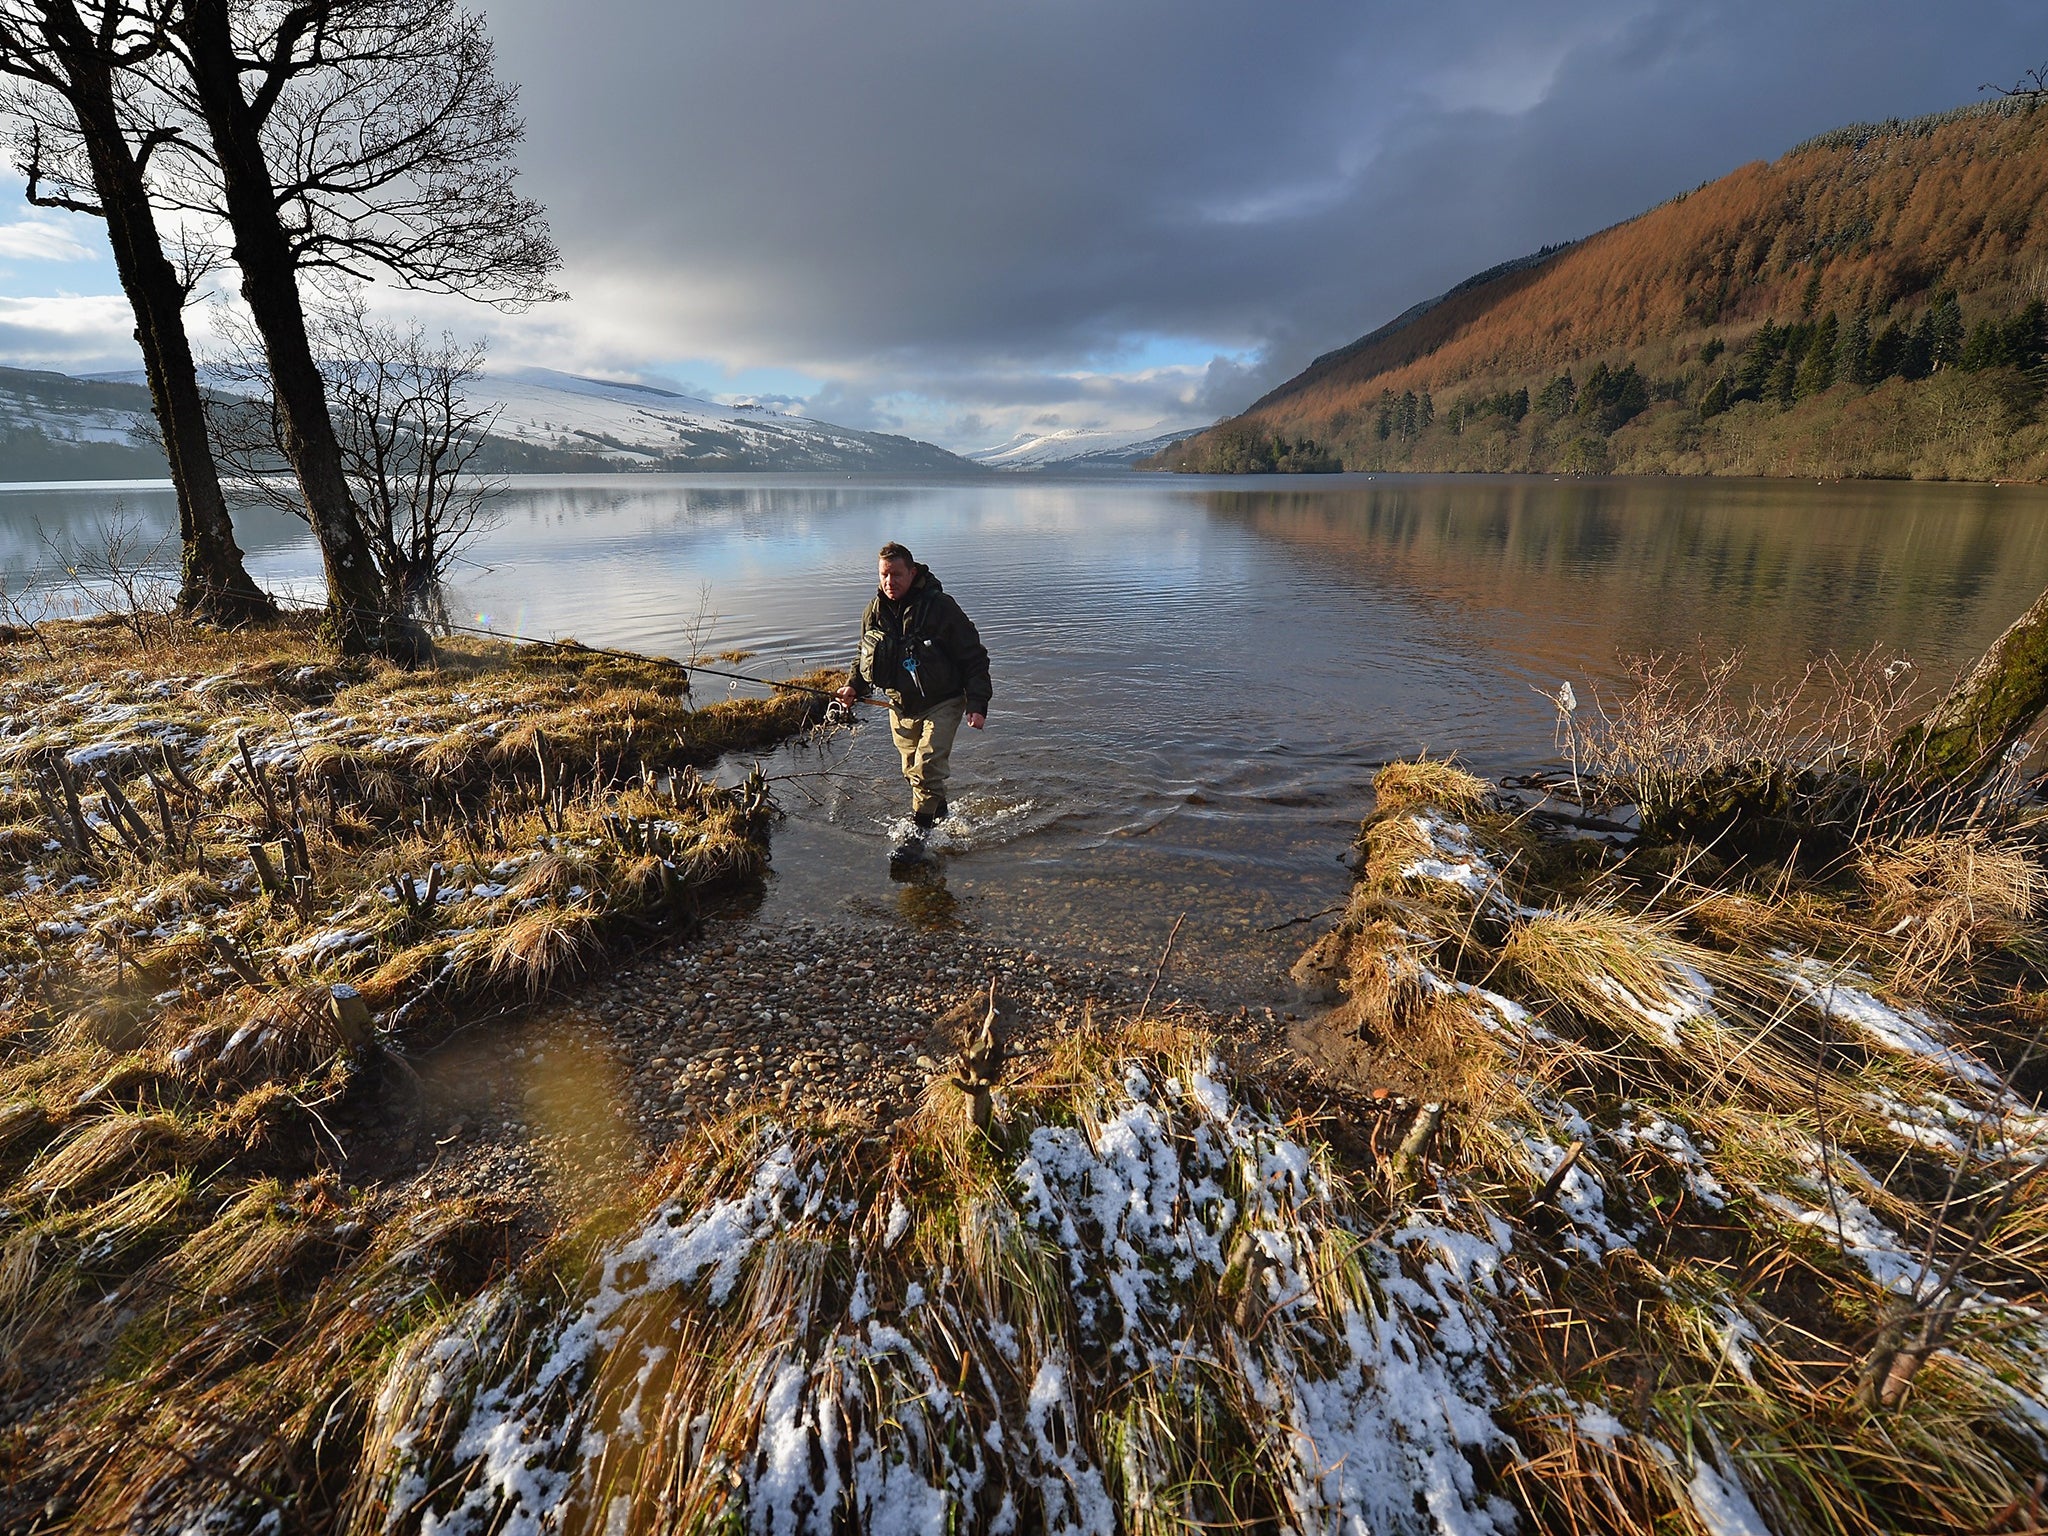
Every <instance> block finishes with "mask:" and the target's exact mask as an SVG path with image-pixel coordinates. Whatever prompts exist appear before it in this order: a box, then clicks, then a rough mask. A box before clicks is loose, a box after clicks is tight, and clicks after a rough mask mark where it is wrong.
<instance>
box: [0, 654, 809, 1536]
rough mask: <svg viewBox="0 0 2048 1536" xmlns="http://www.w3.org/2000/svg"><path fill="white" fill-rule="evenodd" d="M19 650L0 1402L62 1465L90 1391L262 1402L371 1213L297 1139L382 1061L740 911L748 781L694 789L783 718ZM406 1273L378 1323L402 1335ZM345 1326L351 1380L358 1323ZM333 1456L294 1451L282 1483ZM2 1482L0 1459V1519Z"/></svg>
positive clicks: (11, 764) (466, 676)
mask: <svg viewBox="0 0 2048 1536" xmlns="http://www.w3.org/2000/svg"><path fill="white" fill-rule="evenodd" d="M40 642H42V643H38V642H37V640H36V639H35V637H17V638H16V639H14V640H13V641H11V642H6V643H0V827H5V828H6V829H7V835H6V836H5V837H4V838H0V896H4V898H5V899H4V900H0V1335H4V1338H5V1340H6V1342H7V1345H8V1348H7V1350H6V1351H5V1353H6V1356H7V1363H6V1365H5V1367H4V1369H0V1379H4V1381H5V1383H6V1386H7V1391H8V1394H9V1397H10V1398H12V1397H13V1395H14V1394H15V1393H17V1392H21V1391H26V1392H28V1393H29V1394H30V1395H31V1396H33V1395H34V1394H35V1393H37V1392H47V1391H49V1390H50V1389H51V1388H52V1387H53V1386H54V1385H55V1384H57V1383H64V1384H67V1387H66V1390H67V1392H68V1393H69V1395H68V1396H67V1397H65V1399H64V1401H63V1403H62V1405H61V1407H60V1408H59V1409H57V1410H54V1418H46V1419H44V1420H39V1421H38V1428H37V1434H39V1435H40V1434H44V1433H46V1432H47V1433H48V1434H49V1435H50V1436H51V1437H52V1443H61V1444H73V1443H75V1442H76V1438H77V1437H79V1436H83V1437H85V1438H86V1439H88V1440H89V1439H91V1438H92V1436H93V1435H95V1434H98V1433H101V1432H102V1431H103V1430H104V1429H105V1425H106V1423H111V1422H113V1421H112V1420H106V1421H104V1422H103V1419H102V1415H104V1414H111V1413H117V1409H116V1406H110V1405H117V1404H119V1403H125V1401H126V1399H124V1398H123V1397H122V1394H121V1391H120V1389H119V1386H118V1383H121V1382H132V1381H136V1380H144V1379H149V1380H158V1390H159V1391H161V1390H163V1381H164V1380H170V1381H179V1382H188V1381H189V1382H197V1381H201V1380H206V1381H221V1380H231V1381H234V1382H236V1383H238V1385H236V1386H235V1387H234V1390H233V1392H232V1393H231V1394H229V1396H232V1397H233V1398H234V1399H235V1401H236V1402H239V1403H242V1404H244V1406H245V1407H247V1408H249V1409H250V1410H251V1411H253V1405H255V1404H257V1403H268V1402H269V1401H270V1399H271V1396H272V1395H274V1394H275V1393H276V1392H277V1391H279V1390H281V1388H280V1382H281V1381H282V1379H283V1377H284V1376H285V1375H286V1374H288V1370H287V1363H286V1362H283V1361H281V1360H277V1359H274V1358H273V1351H271V1350H270V1349H269V1348H268V1346H265V1345H262V1343H261V1341H262V1340H263V1339H265V1338H267V1337H269V1336H270V1335H271V1331H272V1330H282V1331H283V1332H284V1333H286V1334H289V1333H290V1332H291V1330H292V1329H294V1328H296V1327H300V1326H301V1325H303V1324H305V1323H306V1322H307V1320H308V1319H309V1318H310V1317H311V1316H312V1315H313V1314H314V1313H317V1312H318V1311H319V1310H320V1308H321V1307H322V1306H323V1305H325V1303H324V1302H322V1301H321V1300H320V1298H321V1297H322V1296H325V1295H327V1294H329V1292H330V1290H331V1287H332V1286H333V1285H336V1284H344V1282H343V1281H337V1280H335V1279H334V1278H333V1277H335V1276H337V1275H339V1276H355V1278H354V1279H351V1280H347V1281H346V1282H345V1284H346V1285H347V1286H355V1287H357V1289H356V1290H355V1291H351V1292H350V1295H351V1296H352V1297H353V1298H354V1299H356V1300H361V1299H362V1296H363V1294H366V1293H362V1292H361V1289H360V1288H361V1286H363V1285H369V1284H371V1281H369V1280H367V1279H364V1278H363V1276H364V1274H367V1273H368V1272H367V1271H361V1266H362V1265H363V1264H365V1263H368V1262H369V1256H370V1255H374V1254H376V1253H379V1252H381V1251H382V1246H381V1245H382V1244H383V1242H384V1238H383V1236H382V1233H383V1231H384V1224H385V1223H386V1222H387V1221H389V1220H392V1219H395V1217H396V1214H397V1213H396V1211H395V1208H393V1207H391V1206H390V1205H389V1204H388V1202H387V1201H386V1199H385V1197H384V1196H383V1195H381V1194H379V1193H378V1192H377V1191H376V1190H375V1189H371V1190H367V1191H362V1190H358V1191H343V1190H342V1189H340V1187H339V1186H336V1185H334V1184H333V1181H332V1179H331V1178H330V1177H329V1173H330V1171H331V1169H332V1168H333V1167H334V1166H337V1164H336V1157H337V1154H338V1148H337V1147H336V1145H335V1143H334V1140H333V1137H332V1135H331V1133H329V1132H328V1131H327V1130H326V1129H325V1126H326V1120H327V1118H328V1117H330V1116H331V1115H332V1114H333V1113H334V1112H335V1111H336V1109H337V1107H339V1106H341V1105H342V1104H343V1103H344V1102H345V1101H348V1100H350V1098H351V1096H353V1095H360V1094H364V1093H367V1092H369V1091H370V1085H371V1084H373V1083H374V1082H375V1081H376V1080H377V1079H378V1070H377V1063H378V1062H379V1061H380V1060H383V1059H387V1058H388V1053H389V1051H390V1050H391V1049H393V1048H395V1047H397V1046H399V1045H402V1044H409V1043H417V1042H419V1041H421V1040H423V1039H430V1038H431V1037H432V1036H433V1035H434V1033H435V1032H436V1031H437V1030H439V1029H440V1028H442V1027H443V1025H444V1023H445V1022H447V1021H449V1020H452V1019H454V1018H456V1017H458V1016H468V1017H474V1016H475V1013H476V1012H477V1011H478V1010H480V1009H484V1008H488V1007H489V1006H492V1005H493V1003H494V1002H496V1001H503V1002H505V1003H507V1004H514V1003H517V1002H519V1001H521V1000H523V999H525V998H527V997H530V996H533V995H535V994H537V993H539V992H540V991H543V990H545V989H546V988H548V987H550V986H552V985H554V984H556V983H557V982H559V981H561V980H563V979H565V978H567V977H569V976H571V975H573V974H574V973H575V972H576V970H577V969H578V968H579V967H580V966H583V965H587V964H588V963H590V962H591V961H593V960H594V959H596V958H597V957H598V956H599V955H601V954H602V953H603V951H604V950H605V948H606V947H607V946H610V945H613V944H615V943H617V942H619V940H620V938H621V937H622V936H623V934H624V933H625V932H627V931H630V932H632V933H634V934H640V933H644V932H647V931H650V930H652V929H654V928H657V927H661V926H667V927H671V928H680V929H684V930H686V929H687V928H688V926H689V925H690V924H691V923H692V922H693V921H694V918H695V913H696V908H697V904H698V903H699V902H700V901H701V900H703V899H705V898H707V897H708V896H710V895H712V894H713V893H715V892H717V891H719V890H720V889H722V888H726V887H731V886H734V885H736V884H739V883H743V882H746V881H748V880H751V879H754V878H756V877H757V876H758V875H759V874H760V873H761V872H762V870H763V869H764V868H765V864H766V859H767V834H768V825H769V820H770V817H771V815H772V811H773V808H772V805H771V803H770V801H769V798H768V793H767V788H766V785H765V783H764V782H763V781H762V780H761V778H760V777H759V775H758V774H756V775H755V776H754V777H753V778H752V779H751V780H749V782H747V783H746V784H744V785H742V786H741V787H739V788H737V789H726V788H721V787H719V786H717V785H715V784H713V783H710V782H708V781H706V780H705V779H703V778H702V777H700V776H699V774H698V773H697V771H696V770H697V767H698V766H699V765H703V764H707V763H709V762H710V761H711V760H712V759H714V758H715V757H717V756H718V755H719V754H721V753H723V752H726V751H728V750H733V749H740V748H746V747H765V746H768V745H771V744H774V743H776V742H779V741H780V740H782V739H784V738H786V737H788V736H790V735H791V734H793V733H795V732H799V731H802V730H804V729H806V728H807V727H808V726H809V725H810V723H811V722H812V720H813V719H814V717H815V713H816V711H815V708H814V701H813V700H812V698H811V697H810V696H808V695H802V694H798V693H794V692H785V693H781V694H777V695H776V696H774V697H772V698H770V699H767V700H761V701H750V700H721V701H719V702H716V703H711V704H708V705H706V706H704V707H701V708H700V707H697V705H696V702H695V701H694V700H692V699H691V698H690V696H689V693H688V689H687V684H686V678H685V674H683V673H682V672H681V671H680V670H678V669H677V668H675V667H673V666H669V665H666V664H660V663H655V662H641V661H635V660H630V659H623V658H617V657H611V656H601V655H598V654H596V653H593V652H588V651H583V650H574V649H572V650H549V649H541V648H530V649H521V648H514V647H512V646H507V645H500V644H495V643H489V642H471V641H454V642H449V643H448V644H446V645H444V646H443V647H442V652H441V656H440V660H439V664H438V665H437V666H436V667H434V668H432V669H427V670H422V671H414V672H407V671H403V670H400V669H397V668H395V667H389V666H385V665H382V664H378V663H367V662H364V663H358V662H339V661H336V660H334V659H332V658H330V657H328V656H326V655H324V654H323V653H321V652H320V651H319V650H318V648H317V646H316V645H315V643H314V640H313V636H312V633H311V631H310V629H305V628H296V627H285V628H281V629H277V630H270V631H262V632H251V633H245V634H233V635H227V634H216V633H210V632H205V631H192V632H189V633H188V632H186V631H184V630H182V629H180V630H179V631H177V632H176V633H175V634H174V635H172V636H171V637H170V638H169V639H168V640H165V639H164V638H163V637H160V636H153V637H152V644H151V647H150V649H148V650H147V651H144V650H141V649H139V648H138V645H137V642H136V640H135V638H134V637H133V636H132V635H130V634H128V633H127V632H126V631H123V630H120V629H117V628H110V627H107V626H104V625H99V624H93V623H83V624H75V625H66V624H47V625H43V626H41V636H40ZM508 738H514V739H516V741H517V742H518V743H519V744H518V746H517V748H516V750H515V749H514V748H512V747H508V746H507V744H506V743H507V740H508ZM494 1219H496V1220H500V1221H502V1218H501V1217H500V1218H494ZM458 1246H459V1245H458ZM500 1246H501V1247H502V1244H501V1245H500ZM386 1257H387V1258H388V1257H389V1256H388V1255H387V1256H386ZM380 1262H381V1261H380ZM420 1262H421V1264H422V1265H423V1266H425V1267H424V1268H422V1270H421V1271H420V1272H419V1273H418V1274H413V1275H410V1276H408V1277H407V1278H406V1280H405V1285H406V1286H407V1287H410V1290H408V1291H406V1293H405V1297H404V1298H401V1301H402V1304H395V1305H396V1306H397V1310H396V1311H395V1312H393V1313H392V1318H403V1317H404V1316H406V1315H409V1314H408V1312H407V1310H406V1309H407V1308H411V1309H414V1310H418V1309H420V1308H423V1307H428V1306H430V1305H431V1304H432V1301H431V1298H432V1296H433V1295H434V1294H435V1292H434V1291H433V1288H432V1287H433V1282H432V1278H431V1277H432V1273H433V1265H431V1264H428V1263H427V1261H426V1260H424V1259H423V1260H421V1261H420ZM434 1262H435V1263H439V1262H440V1261H439V1260H438V1259H437V1260H435V1261H434ZM448 1263H449V1264H450V1265H451V1266H452V1268H453V1270H460V1271H461V1273H463V1274H464V1275H467V1276H468V1280H467V1281H466V1282H465V1283H467V1284H469V1285H470V1286H471V1288H474V1285H475V1284H476V1283H480V1281H481V1278H482V1273H481V1272H480V1271H476V1269H475V1266H473V1265H469V1264H467V1263H466V1261H465V1262H458V1259H456V1258H451V1259H449V1260H448ZM359 1271H361V1272H360V1273H359ZM377 1274H378V1275H381V1276H383V1278H382V1279H379V1280H377V1281H376V1282H375V1283H376V1284H378V1285H383V1284H387V1283H388V1284H389V1285H390V1286H392V1287H397V1286H398V1281H397V1280H396V1279H393V1278H392V1277H391V1276H390V1275H389V1274H387V1273H386V1272H385V1271H384V1270H381V1269H380V1270H378V1271H377ZM422 1286H425V1287H426V1289H425V1290H424V1291H421V1290H420V1288H421V1287H422ZM415 1291H417V1292H419V1294H418V1295H417V1296H415V1295H413V1294H412V1293H413V1292H415ZM393 1294H394V1295H397V1294H398V1293H397V1291H396V1290H394V1292H393ZM145 1318H146V1319H149V1320H147V1321H145V1320H144V1319H145ZM208 1318H210V1319H212V1321H211V1322H203V1320H204V1319H208ZM124 1319H125V1321H124ZM369 1322H370V1324H372V1325H373V1326H372V1327H371V1328H370V1329H369V1331H367V1332H366V1334H365V1345H364V1347H365V1348H369V1349H371V1357H372V1358H374V1354H375V1349H374V1348H372V1347H371V1345H372V1343H373V1342H374V1341H373V1340H372V1339H371V1337H370V1335H371V1334H372V1333H374V1332H375V1330H376V1329H381V1328H383V1327H385V1326H387V1324H388V1323H389V1322H390V1319H384V1318H381V1317H378V1316H375V1315H373V1316H372V1318H371V1319H369ZM377 1347H381V1345H379V1346H377ZM238 1350H239V1351H243V1352H245V1353H247V1358H242V1357H240V1356H237V1355H236V1353H235V1352H236V1351H238ZM195 1352H196V1353H195ZM209 1352H212V1353H209ZM250 1352H253V1353H250ZM266 1362H268V1363H266ZM174 1363H175V1365H176V1369H174V1368H173V1367H174ZM180 1371H182V1372H184V1373H185V1374H184V1375H182V1376H181V1375H180V1374H179V1372H180ZM159 1373H168V1375H166V1376H163V1377H162V1378H161V1379H160V1378H159ZM194 1373H196V1374H194ZM344 1385H345V1381H344ZM192 1390H193V1391H197V1390H198V1389H197V1388H194V1389H192ZM223 1390H224V1391H225V1390H226V1389H223ZM166 1401H167V1402H169V1403H171V1404H173V1405H174V1407H173V1409H172V1410H171V1411H173V1412H180V1413H181V1412H185V1411H187V1410H188V1409H190V1408H191V1407H192V1404H193V1402H194V1401H195V1399H193V1398H192V1397H191V1396H190V1395H189V1394H188V1392H187V1389H186V1388H185V1387H184V1386H182V1385H181V1386H179V1387H178V1388H177V1389H176V1390H174V1391H171V1392H170V1393H169V1397H168V1398H167V1399H166ZM226 1403H227V1398H226V1397H224V1398H223V1399H222V1404H223V1406H222V1411H223V1412H226V1411H228V1409H227V1407H226V1406H225V1405H226ZM301 1406H302V1407H303V1406H304V1405H303V1404H301ZM128 1411H129V1409H128V1408H127V1407H119V1408H118V1412H121V1413H125V1412H128ZM234 1411H235V1412H236V1413H241V1412H243V1409H242V1408H236V1409H235V1410H234ZM117 1417H118V1414H117ZM343 1417H344V1419H345V1418H346V1415H344V1416H343ZM278 1422H279V1420H278V1418H277V1416H276V1415H275V1414H273V1413H271V1412H270V1410H269V1409H268V1408H267V1407H266V1408H265V1409H264V1411H263V1414H262V1415H259V1416H258V1417H257V1418H255V1419H251V1420H250V1421H249V1423H250V1424H256V1423H268V1424H271V1425H275V1424H276V1423H278ZM336 1423H337V1424H340V1423H342V1421H339V1420H338V1421H336ZM344 1429H345V1426H344ZM249 1432H250V1433H255V1432H256V1431H254V1430H253V1429H251V1430H249ZM336 1432H341V1431H337V1429H336V1427H335V1425H332V1424H331V1425H329V1426H328V1427H327V1428H326V1429H324V1430H323V1429H322V1426H321V1425H320V1424H319V1423H318V1422H315V1423H313V1424H312V1425H311V1427H310V1428H309V1429H308V1430H307V1435H306V1438H305V1439H304V1440H303V1441H302V1442H300V1443H298V1444H297V1445H296V1447H295V1448H294V1449H293V1450H292V1451H291V1452H290V1454H289V1455H288V1456H287V1457H286V1460H285V1461H284V1462H282V1463H280V1464H279V1465H280V1466H281V1467H283V1468H285V1469H286V1470H284V1471H281V1472H280V1474H279V1475H280V1476H283V1477H288V1478H298V1477H302V1476H304V1475H305V1473H304V1470H303V1466H302V1464H301V1463H300V1462H299V1461H297V1460H295V1459H294V1458H296V1457H298V1456H300V1455H301V1454H302V1453H303V1454H306V1455H308V1456H313V1454H314V1453H313V1452H312V1451H311V1449H310V1448H311V1447H312V1446H314V1445H315V1444H317V1443H320V1436H321V1435H322V1434H332V1433H336ZM265 1433H268V1431H265ZM344 1438H345V1433H344ZM169 1443H170V1444H171V1445H174V1446H175V1445H178V1444H179V1443H180V1442H178V1441H177V1440H175V1439H172V1440H170V1442H169ZM10 1446H12V1447H14V1448H13V1449H6V1447H10ZM18 1451H19V1445H18V1444H17V1442H15V1441H8V1440H0V1483H8V1484H11V1483H12V1481H13V1477H14V1470H15V1469H14V1468H13V1467H12V1465H11V1463H9V1462H8V1461H7V1458H11V1457H14V1456H16V1455H17V1453H18ZM164 1454H165V1455H166V1456H168V1457H169V1460H168V1461H166V1462H165V1464H164V1466H163V1467H162V1468H161V1469H159V1470H160V1471H161V1474H162V1476H163V1477H165V1478H169V1479H170V1480H171V1481H173V1482H175V1481H177V1480H178V1479H179V1478H182V1477H185V1476H187V1475H188V1474H190V1475H194V1476H197V1475H199V1473H198V1472H197V1471H195V1467H196V1465H197V1464H188V1463H187V1462H185V1461H182V1460H180V1459H179V1457H178V1455H177V1454H175V1453H173V1452H165V1453H164ZM315 1459H317V1458H315ZM305 1464H306V1465H310V1464H311V1462H310V1461H308V1462H307V1463H305ZM180 1468H182V1469H183V1470H182V1471H180V1470H178V1469H180ZM44 1472H45V1474H46V1478H45V1481H44V1482H42V1483H39V1484H38V1486H40V1487H45V1488H46V1489H47V1488H55V1487H59V1486H60V1485H62V1484H64V1483H65V1481H66V1479H67V1478H68V1477H69V1475H70V1473H69V1472H68V1471H65V1470H62V1469H56V1470H53V1469H52V1466H50V1465H46V1466H45V1468H44ZM209 1475H210V1474H209ZM203 1480H204V1479H203V1478H202V1481H203ZM24 1486H25V1485H24ZM209 1486H217V1485H209ZM25 1496H26V1495H25V1494H24V1497H25ZM146 1496H147V1493H146V1489H145V1490H143V1491H142V1492H139V1493H138V1494H137V1497H146ZM59 1502H60V1504H61V1503H62V1502H63V1499H62V1498H61V1497H60V1500H59ZM83 1507H84V1506H81V1508H83ZM8 1513H9V1517H10V1518H11V1515H12V1513H13V1510H12V1506H11V1505H10V1506H8ZM159 1513H160V1511H159ZM80 1518H81V1519H82V1518H84V1517H83V1516H81V1517H80ZM139 1518H142V1524H143V1525H144V1526H153V1525H154V1523H155V1519H156V1517H155V1516H154V1515H151V1516H148V1517H139ZM0 1523H6V1522H5V1521H4V1520H0ZM173 1523H176V1522H173ZM88 1527H89V1522H88V1526H83V1527H80V1528H88Z"/></svg>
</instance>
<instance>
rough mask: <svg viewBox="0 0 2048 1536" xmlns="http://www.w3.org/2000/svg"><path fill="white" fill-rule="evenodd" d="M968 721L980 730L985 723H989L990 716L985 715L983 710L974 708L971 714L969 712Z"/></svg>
mask: <svg viewBox="0 0 2048 1536" xmlns="http://www.w3.org/2000/svg"><path fill="white" fill-rule="evenodd" d="M967 723H968V724H969V725H971V726H973V727H974V728H975V729H976V730H977V731H978V730H980V729H981V728H982V727H983V726H984V725H987V724H988V716H987V715H984V714H983V713H982V712H981V711H980V710H978V709H977V710H973V711H971V712H969V714H968V716H967Z"/></svg>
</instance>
